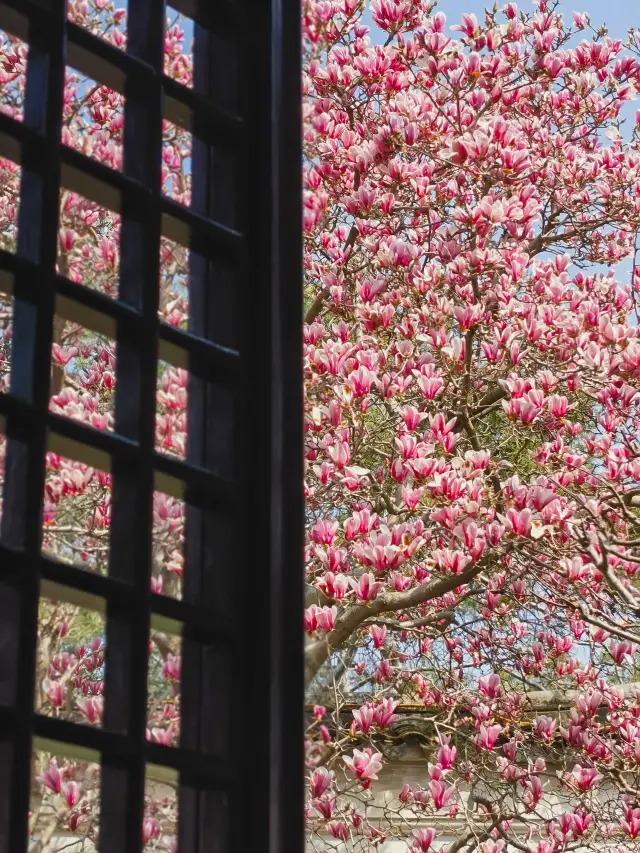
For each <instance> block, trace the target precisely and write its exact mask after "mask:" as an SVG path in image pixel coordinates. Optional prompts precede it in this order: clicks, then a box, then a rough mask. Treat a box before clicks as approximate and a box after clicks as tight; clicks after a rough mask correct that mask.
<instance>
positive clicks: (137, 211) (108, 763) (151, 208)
mask: <svg viewBox="0 0 640 853" xmlns="http://www.w3.org/2000/svg"><path fill="white" fill-rule="evenodd" d="M164 20H165V6H164V3H163V2H162V0H136V2H135V3H132V4H130V10H129V16H128V33H127V34H128V52H129V53H131V54H132V55H133V56H135V57H137V58H139V59H142V60H143V61H144V62H145V63H147V65H148V66H149V69H148V73H143V74H140V75H139V76H136V77H132V76H130V77H128V78H127V80H126V84H125V120H124V173H125V175H126V176H127V177H130V178H132V179H134V180H135V181H136V182H138V183H139V184H141V185H142V186H143V187H144V189H145V190H146V191H147V192H146V194H144V195H142V196H141V195H140V194H136V196H133V194H132V193H127V191H126V190H125V192H124V193H123V196H122V223H121V237H120V240H121V265H120V287H119V296H120V299H121V300H122V301H123V302H125V303H127V304H129V305H131V306H132V307H134V308H135V309H136V310H137V311H139V312H140V314H141V319H142V322H141V325H140V327H139V329H138V331H137V333H132V331H131V330H130V329H122V328H120V329H119V334H118V359H117V378H116V431H117V432H118V433H120V434H122V435H125V436H126V437H128V438H131V439H133V440H134V441H136V442H137V444H138V453H137V462H136V464H135V465H133V466H132V465H131V464H129V463H128V462H127V461H125V460H119V459H115V460H114V463H113V472H112V474H113V481H112V495H113V509H112V526H111V554H110V556H111V559H110V568H109V573H110V575H111V576H112V577H114V578H119V579H121V580H124V581H127V582H128V583H130V584H132V585H133V587H134V590H135V595H134V602H135V603H134V605H133V607H131V605H129V606H128V607H127V608H123V607H122V606H115V605H113V604H112V605H111V607H109V608H108V614H107V658H106V677H105V718H104V722H105V725H106V726H110V727H114V728H116V729H118V730H120V731H123V730H124V731H125V733H126V735H125V736H126V738H127V740H128V744H129V746H128V749H127V756H126V760H125V761H124V762H121V761H112V760H111V759H110V757H109V756H103V770H102V807H101V812H102V814H104V815H107V816H110V815H117V816H118V819H117V820H109V819H108V820H106V821H103V824H102V827H101V832H100V853H137V851H139V850H140V849H141V845H142V835H141V832H142V821H143V815H144V792H145V753H144V749H145V733H146V707H147V668H148V655H149V647H148V643H149V627H150V594H149V582H150V575H151V530H152V505H153V489H154V470H153V456H154V436H155V409H156V380H157V354H158V319H157V314H158V281H159V270H158V263H159V254H160V233H161V227H160V224H161V214H160V205H159V199H160V186H161V178H160V162H161V154H162V152H161V139H162V88H161V83H160V75H161V73H162V61H163V44H164Z"/></svg>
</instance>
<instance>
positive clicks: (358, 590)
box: [350, 572, 382, 602]
mask: <svg viewBox="0 0 640 853" xmlns="http://www.w3.org/2000/svg"><path fill="white" fill-rule="evenodd" d="M350 583H351V587H352V589H353V591H354V592H355V594H356V598H357V599H358V601H363V602H364V601H373V600H374V599H375V598H376V597H377V595H378V593H379V592H380V590H381V589H382V584H381V583H380V582H379V581H376V580H374V578H373V575H372V574H371V572H365V573H364V574H362V575H360V577H359V578H358V580H357V581H355V580H354V579H353V578H351V580H350Z"/></svg>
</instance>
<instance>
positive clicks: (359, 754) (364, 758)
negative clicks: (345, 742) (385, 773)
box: [343, 747, 382, 788]
mask: <svg viewBox="0 0 640 853" xmlns="http://www.w3.org/2000/svg"><path fill="white" fill-rule="evenodd" d="M343 761H344V763H345V765H346V767H347V768H348V770H349V771H350V772H351V773H352V774H353V775H354V776H355V777H356V779H358V781H359V782H360V784H361V785H362V787H363V788H368V787H369V786H370V785H371V782H372V781H373V780H375V779H377V778H378V776H377V773H378V771H379V770H381V769H382V755H381V754H380V753H379V752H374V750H372V749H371V748H370V747H365V748H364V749H362V750H360V749H354V751H353V755H352V756H349V755H345V756H344V758H343Z"/></svg>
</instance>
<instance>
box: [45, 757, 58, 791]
mask: <svg viewBox="0 0 640 853" xmlns="http://www.w3.org/2000/svg"><path fill="white" fill-rule="evenodd" d="M40 781H41V782H42V784H43V785H44V786H45V788H49V790H50V791H53V793H54V794H59V793H60V791H61V790H62V776H61V775H60V770H59V769H58V763H57V761H56V760H55V759H51V761H50V762H49V767H48V768H47V769H46V770H45V771H44V772H43V774H42V776H41V777H40Z"/></svg>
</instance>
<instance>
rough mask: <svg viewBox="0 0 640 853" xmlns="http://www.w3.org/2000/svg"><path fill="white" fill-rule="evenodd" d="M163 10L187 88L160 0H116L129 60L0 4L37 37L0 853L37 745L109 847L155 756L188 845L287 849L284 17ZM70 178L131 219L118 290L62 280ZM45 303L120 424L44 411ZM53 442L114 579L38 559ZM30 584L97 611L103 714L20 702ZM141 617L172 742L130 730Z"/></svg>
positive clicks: (253, 2)
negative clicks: (106, 500)
mask: <svg viewBox="0 0 640 853" xmlns="http://www.w3.org/2000/svg"><path fill="white" fill-rule="evenodd" d="M171 6H172V7H173V8H175V9H176V10H178V11H180V12H182V13H184V14H186V15H187V16H189V17H190V18H192V19H194V20H195V22H196V26H195V46H194V57H195V80H196V86H195V89H194V90H193V91H190V90H187V89H186V88H184V87H182V86H180V85H179V84H177V83H176V82H175V81H173V80H170V79H168V78H167V77H166V76H165V75H164V74H163V66H162V62H163V52H162V47H163V33H164V21H165V7H164V3H163V2H161V0H129V15H128V47H127V51H126V52H123V51H119V50H117V49H116V48H114V47H112V46H110V45H108V44H106V43H105V42H103V41H100V40H99V39H97V38H95V37H93V36H91V35H90V34H89V33H88V32H86V31H85V30H83V29H81V28H80V27H78V26H76V25H74V24H71V23H69V22H68V21H67V20H66V10H65V3H64V0H3V2H0V27H2V28H4V29H5V30H6V31H8V32H10V33H12V34H14V35H16V36H18V37H20V38H22V39H23V40H24V41H25V42H27V43H28V45H29V57H28V68H27V85H26V96H25V108H24V121H23V122H16V121H14V120H12V119H10V118H8V117H7V116H5V115H2V114H0V155H2V156H5V157H8V158H10V159H12V160H14V161H16V162H18V163H20V166H21V170H22V178H21V191H20V212H19V220H18V248H17V253H16V254H15V255H13V254H9V253H7V252H0V290H2V291H3V292H5V293H10V294H11V295H12V298H13V302H14V320H13V323H14V333H13V339H12V372H11V382H10V391H9V393H7V394H3V395H0V427H1V428H2V432H4V434H5V435H6V438H7V457H6V473H5V482H4V502H3V517H2V530H1V534H0V853H19V851H24V850H26V849H27V823H28V808H29V795H30V786H31V778H30V777H31V755H32V750H33V749H35V748H42V747H50V748H52V749H53V747H55V749H56V750H57V751H59V752H61V754H64V755H69V756H78V757H82V758H89V759H92V760H97V761H99V762H100V765H101V814H102V816H103V819H102V822H101V826H100V835H99V849H100V851H101V853H135V852H136V851H140V849H141V844H142V841H141V824H142V816H143V798H144V784H145V773H146V772H148V770H149V767H153V768H154V772H156V773H157V774H159V776H160V777H162V774H163V773H164V774H168V775H169V776H172V778H177V779H178V780H179V811H180V821H179V850H180V851H181V853H205V851H206V853H226V851H236V850H237V851H240V850H251V851H253V853H257V852H258V851H265V853H266V851H273V853H294V851H295V853H297V851H300V850H301V848H302V799H303V781H302V767H303V761H302V743H303V731H302V729H303V723H302V715H303V687H302V638H301V630H300V626H301V612H302V569H301V566H302V560H301V556H302V536H303V532H302V531H303V509H302V505H303V500H302V486H301V484H302V390H301V383H302V379H301V358H300V353H301V326H302V323H301V317H302V286H301V270H302V262H301V254H302V249H301V247H302V237H301V184H300V168H299V167H298V165H297V164H298V163H299V162H300V147H301V139H300V82H299V81H300V56H299V25H300V23H299V19H300V10H299V5H298V3H297V2H295V0H244V2H240V0H237V2H233V3H232V2H230V0H215V2H214V0H171ZM66 65H71V66H73V67H74V68H77V69H79V70H80V71H82V72H84V73H86V74H87V75H89V76H91V77H92V78H94V79H96V80H99V81H100V82H102V83H104V84H106V85H109V86H111V87H112V88H114V89H116V90H118V91H121V92H122V93H123V94H124V95H125V98H126V102H125V131H124V133H125V137H124V169H123V172H122V173H116V172H114V171H112V170H110V169H108V168H106V167H104V166H102V165H100V164H99V163H97V162H95V161H92V160H90V159H89V158H87V157H84V156H83V155H81V154H79V153H77V152H75V151H73V150H71V149H69V148H66V147H64V146H63V145H62V144H61V142H60V135H61V109H62V91H63V79H64V70H65V66H66ZM163 118H166V119H169V120H171V121H173V122H175V123H177V124H179V125H181V126H183V127H185V128H187V129H189V130H191V131H192V132H193V134H194V140H197V141H194V154H193V186H194V198H193V206H192V208H191V209H189V210H187V209H185V208H183V207H181V206H180V205H178V204H176V203H175V202H173V201H171V200H170V199H168V198H166V197H164V196H162V194H161V192H160V160H161V122H162V119H163ZM61 186H64V187H67V188H69V189H72V190H76V191H78V192H80V193H81V194H83V195H85V196H87V197H89V198H91V199H93V200H94V201H97V202H98V203H101V204H103V205H104V206H106V207H109V208H111V209H114V210H117V211H118V212H119V214H120V216H121V218H122V230H121V238H120V240H121V269H120V282H119V296H118V298H117V299H109V298H107V297H105V296H103V295H102V294H100V293H97V292H95V291H92V290H90V289H87V288H83V287H82V286H81V285H77V284H75V283H73V282H71V281H69V280H68V279H66V278H64V277H63V276H61V275H60V274H58V273H57V272H56V256H57V234H58V207H59V193H60V187H61ZM161 235H165V236H168V237H170V238H172V239H175V240H176V241H177V242H180V243H182V244H184V245H186V246H188V247H189V248H190V250H191V252H192V256H193V259H192V262H191V265H190V274H189V276H190V280H189V296H190V313H191V316H192V319H191V320H190V326H189V330H188V331H184V332H183V331H180V330H177V329H174V328H171V327H169V326H166V325H163V324H162V323H160V322H159V320H158V314H157V308H158V288H159V282H158V261H159V241H160V237H161ZM55 313H60V314H62V315H63V316H65V317H67V318H68V319H72V320H74V321H77V322H80V323H81V324H83V325H86V326H88V327H89V328H93V329H96V330H97V331H104V332H106V333H107V334H110V335H111V336H112V337H114V338H115V339H116V341H117V384H116V409H115V431H114V432H113V433H104V432H98V431H95V430H92V429H91V428H90V427H87V426H85V425H83V424H80V423H75V422H73V421H70V420H67V419H65V418H62V417H60V416H57V415H55V414H53V413H51V412H49V411H48V400H49V383H50V353H51V343H52V329H53V318H54V314H55ZM163 357H167V360H169V361H171V362H172V363H176V359H178V363H179V364H180V365H181V366H184V367H187V368H188V370H189V371H190V374H191V377H192V379H191V386H190V393H189V411H188V455H187V460H186V461H184V462H183V461H180V460H177V459H171V458H168V457H166V456H163V455H162V454H159V453H158V452H156V450H155V449H154V416H155V393H156V377H157V373H156V371H157V362H158V359H162V358H163ZM180 359H181V361H180ZM47 451H54V452H57V453H61V454H63V455H67V456H71V457H72V458H74V459H77V460H79V461H82V462H85V463H87V464H89V465H94V466H96V467H99V468H106V469H107V470H109V471H110V472H111V475H112V503H113V518H112V526H111V533H110V562H109V573H108V576H106V577H103V576H98V575H94V574H91V573H89V572H84V571H82V570H81V569H77V568H75V567H74V566H70V565H64V564H62V563H58V562H56V561H55V560H53V559H51V558H50V557H46V556H43V554H42V553H41V539H42V530H41V528H42V524H41V518H42V496H43V487H44V475H45V473H44V472H45V469H44V460H45V454H46V452H47ZM230 460H231V461H232V464H230ZM158 487H161V488H162V490H164V491H167V492H169V493H173V494H177V495H179V496H180V497H182V498H183V499H184V500H185V501H186V503H187V505H188V507H189V508H188V510H187V521H186V524H187V534H186V535H187V540H186V541H187V544H186V549H187V553H186V565H185V578H184V595H183V600H181V601H177V600H172V599H169V598H165V597H162V596H159V595H154V594H151V593H150V591H149V578H150V572H151V537H152V533H151V505H152V495H153V491H154V488H158ZM41 597H44V598H56V599H58V600H66V601H70V602H73V603H77V604H83V603H85V604H86V603H90V604H91V606H92V607H99V606H102V607H103V610H104V613H105V616H106V634H107V658H106V674H105V715H104V724H103V727H102V728H90V727H88V726H83V725H80V724H76V723H73V722H70V721H65V720H62V719H53V718H49V717H46V716H43V715H40V714H38V713H35V712H34V710H33V709H34V667H35V657H36V634H37V614H38V602H39V600H40V598H41ZM96 602H98V604H96ZM100 603H102V604H100ZM154 626H156V627H163V626H164V627H167V626H168V627H169V628H170V629H171V630H173V631H175V632H177V633H179V634H180V635H181V636H182V641H183V669H182V685H181V689H182V705H183V707H182V720H181V739H180V744H179V746H178V747H176V748H170V747H165V746H162V745H159V744H156V743H150V742H147V741H146V739H145V724H146V720H145V716H146V687H147V664H148V651H147V649H148V638H149V631H150V630H151V628H152V627H154Z"/></svg>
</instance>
